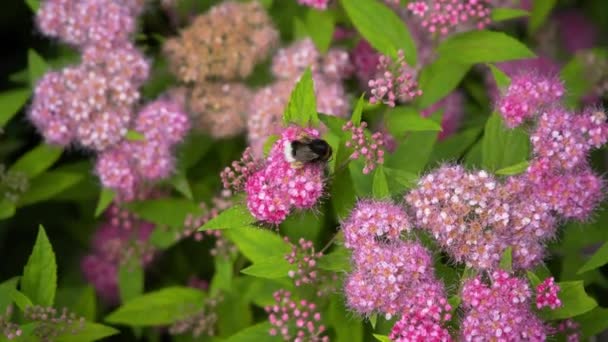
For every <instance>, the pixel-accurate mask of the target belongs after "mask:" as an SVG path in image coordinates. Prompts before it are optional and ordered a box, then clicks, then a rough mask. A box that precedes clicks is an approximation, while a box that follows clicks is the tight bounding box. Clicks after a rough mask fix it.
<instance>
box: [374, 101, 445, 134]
mask: <svg viewBox="0 0 608 342" xmlns="http://www.w3.org/2000/svg"><path fill="white" fill-rule="evenodd" d="M384 117H385V119H386V127H388V129H389V132H390V133H391V134H392V135H393V136H397V137H400V136H403V133H405V132H411V131H441V125H440V124H439V123H437V122H435V121H434V120H432V119H429V118H424V117H422V116H421V115H420V112H418V111H417V110H416V109H414V108H412V107H406V106H400V107H396V108H394V109H391V110H388V111H387V112H386V113H385V114H384Z"/></svg>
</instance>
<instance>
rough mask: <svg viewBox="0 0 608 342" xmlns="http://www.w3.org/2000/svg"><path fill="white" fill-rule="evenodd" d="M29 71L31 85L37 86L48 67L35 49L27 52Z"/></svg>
mask: <svg viewBox="0 0 608 342" xmlns="http://www.w3.org/2000/svg"><path fill="white" fill-rule="evenodd" d="M27 62H28V71H29V75H30V85H31V86H32V87H34V86H36V83H38V80H39V79H40V78H41V77H42V76H43V75H44V74H45V73H46V70H47V69H48V65H47V64H46V62H45V61H44V59H43V58H42V57H40V55H39V54H38V53H37V52H36V51H34V50H33V49H29V51H28V52H27Z"/></svg>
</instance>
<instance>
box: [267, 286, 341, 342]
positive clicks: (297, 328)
mask: <svg viewBox="0 0 608 342" xmlns="http://www.w3.org/2000/svg"><path fill="white" fill-rule="evenodd" d="M273 297H274V299H275V304H274V305H270V306H267V307H266V308H265V310H266V312H267V313H268V320H269V321H270V324H271V325H272V326H273V327H272V328H271V329H270V331H269V333H270V335H271V336H279V335H280V336H281V337H282V338H283V340H284V341H294V342H304V341H310V342H327V341H329V337H327V336H321V335H322V334H323V333H324V332H325V326H324V325H322V324H321V313H320V312H318V311H317V306H316V304H315V303H312V302H308V301H306V300H304V299H302V300H296V299H294V298H293V297H292V296H291V293H290V292H289V291H286V290H279V291H277V292H275V293H274V294H273Z"/></svg>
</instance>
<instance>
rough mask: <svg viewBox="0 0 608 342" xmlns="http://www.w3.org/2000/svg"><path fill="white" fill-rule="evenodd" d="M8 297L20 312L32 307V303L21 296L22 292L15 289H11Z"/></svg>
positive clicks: (26, 297) (24, 296)
mask: <svg viewBox="0 0 608 342" xmlns="http://www.w3.org/2000/svg"><path fill="white" fill-rule="evenodd" d="M10 296H11V299H12V301H13V302H14V303H15V305H17V307H18V308H19V309H20V310H21V311H25V309H26V308H28V307H32V306H34V303H32V300H31V299H29V298H28V296H26V295H25V294H23V292H21V291H19V290H17V289H12V290H11V291H10Z"/></svg>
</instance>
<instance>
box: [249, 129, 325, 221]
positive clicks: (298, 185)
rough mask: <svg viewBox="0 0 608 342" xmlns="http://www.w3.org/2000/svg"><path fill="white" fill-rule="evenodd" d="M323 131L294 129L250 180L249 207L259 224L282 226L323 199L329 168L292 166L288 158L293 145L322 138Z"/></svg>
mask: <svg viewBox="0 0 608 342" xmlns="http://www.w3.org/2000/svg"><path fill="white" fill-rule="evenodd" d="M319 136H320V134H319V131H317V130H315V129H311V128H301V127H297V126H291V127H288V128H286V129H285V130H284V131H283V132H282V133H281V138H280V139H279V140H278V141H276V142H275V143H274V145H273V146H272V148H271V150H270V153H269V155H268V158H267V159H266V161H265V163H264V165H263V166H262V167H261V169H259V170H257V171H256V172H255V173H253V174H252V175H250V176H249V177H247V180H246V181H245V192H246V193H247V207H248V208H249V211H250V212H251V214H252V215H253V216H254V217H255V218H256V219H258V220H260V221H263V222H267V223H271V224H279V223H281V222H283V220H285V218H287V215H289V213H290V212H291V210H293V209H310V208H312V207H314V206H315V205H316V204H317V202H318V200H319V199H320V198H321V196H322V195H323V188H324V182H325V179H324V178H325V175H324V170H325V164H323V163H304V164H303V165H301V167H298V166H297V165H294V164H292V163H291V162H290V161H289V160H288V159H287V158H286V157H287V156H286V150H289V148H290V147H291V146H290V145H291V142H292V141H294V140H300V139H302V138H304V137H308V138H313V139H314V138H319Z"/></svg>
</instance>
